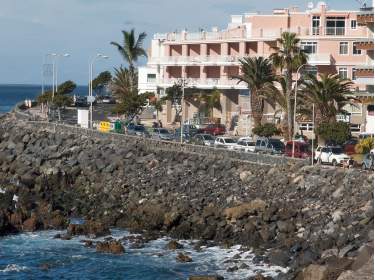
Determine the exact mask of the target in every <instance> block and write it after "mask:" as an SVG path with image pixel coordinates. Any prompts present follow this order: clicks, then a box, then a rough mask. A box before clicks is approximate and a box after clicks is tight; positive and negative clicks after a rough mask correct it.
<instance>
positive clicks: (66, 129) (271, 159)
mask: <svg viewBox="0 0 375 280" xmlns="http://www.w3.org/2000/svg"><path fill="white" fill-rule="evenodd" d="M29 124H30V125H31V126H33V127H34V128H36V129H47V130H49V131H51V132H57V133H73V134H76V135H86V136H88V137H93V138H96V139H103V140H107V139H108V140H110V141H111V142H112V143H115V144H117V145H119V146H121V145H124V144H132V145H138V144H141V145H145V146H147V147H149V148H150V149H151V150H152V149H154V150H168V151H173V152H187V153H196V154H200V155H207V156H208V155H213V154H214V155H215V156H216V157H220V158H232V159H237V160H243V161H249V162H253V163H257V164H268V165H270V164H272V165H273V164H277V165H284V164H288V163H289V164H291V163H292V162H303V163H304V164H309V162H308V161H303V160H301V159H293V158H287V157H284V156H276V155H268V154H258V153H243V152H237V151H231V150H227V149H218V148H213V147H206V146H199V145H190V144H180V143H178V142H172V141H159V140H154V139H148V138H140V137H136V136H131V135H123V134H117V133H102V132H100V131H97V130H90V129H83V128H80V127H75V126H69V125H63V124H56V123H46V122H38V121H30V122H29Z"/></svg>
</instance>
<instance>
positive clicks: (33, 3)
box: [0, 0, 370, 85]
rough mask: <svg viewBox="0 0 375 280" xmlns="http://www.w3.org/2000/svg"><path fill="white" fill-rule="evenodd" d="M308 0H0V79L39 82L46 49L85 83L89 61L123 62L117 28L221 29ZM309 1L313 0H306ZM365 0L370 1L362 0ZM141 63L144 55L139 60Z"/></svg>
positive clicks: (350, 2)
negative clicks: (234, 18) (233, 18)
mask: <svg viewBox="0 0 375 280" xmlns="http://www.w3.org/2000/svg"><path fill="white" fill-rule="evenodd" d="M308 2H310V1H308V0H261V1H259V0H188V1H183V0H0V84H40V83H41V79H42V78H41V71H42V64H43V58H44V57H45V55H46V54H47V53H61V54H63V53H69V54H70V57H67V58H62V59H60V61H59V66H58V69H59V71H58V73H59V74H58V80H59V81H60V82H61V81H62V80H68V79H70V80H73V81H74V82H76V83H77V84H79V85H85V84H87V83H88V80H89V74H88V73H89V61H90V60H91V59H92V58H93V57H94V56H95V55H96V54H97V53H103V54H105V55H108V56H109V59H108V60H100V61H97V62H96V63H95V67H94V74H98V73H99V72H101V71H105V70H109V71H113V69H114V67H119V66H120V65H121V64H124V61H123V60H122V58H121V56H120V55H119V54H118V51H117V50H116V49H115V47H114V46H112V45H110V42H111V41H115V42H119V43H120V42H122V34H121V30H130V29H131V28H135V30H136V32H137V33H139V32H142V31H145V32H146V33H147V34H148V36H147V39H146V41H145V43H144V47H145V48H148V47H149V46H150V39H151V38H152V35H153V34H154V33H158V32H159V33H164V32H172V31H175V30H181V29H183V28H187V30H188V31H198V30H199V29H200V28H204V29H206V30H207V29H210V28H211V27H212V26H218V27H220V28H225V27H226V25H227V23H228V22H229V20H230V15H232V14H243V13H246V12H257V11H259V12H270V11H271V10H272V9H273V8H283V7H289V6H299V8H300V10H305V9H306V7H307V4H308ZM311 2H314V3H315V4H316V3H317V2H318V1H311ZM325 2H326V3H328V6H329V7H330V8H332V9H358V7H359V4H358V2H357V1H356V0H328V1H325ZM368 3H370V1H368ZM139 64H140V65H142V64H145V60H144V59H143V60H141V61H139Z"/></svg>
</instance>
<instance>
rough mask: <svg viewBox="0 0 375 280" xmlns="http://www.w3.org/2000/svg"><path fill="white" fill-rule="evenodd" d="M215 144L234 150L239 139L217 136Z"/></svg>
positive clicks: (217, 146)
mask: <svg viewBox="0 0 375 280" xmlns="http://www.w3.org/2000/svg"><path fill="white" fill-rule="evenodd" d="M214 145H215V147H216V148H227V149H229V150H234V149H235V148H236V147H237V141H236V140H235V139H233V138H230V137H217V138H216V139H215V144H214Z"/></svg>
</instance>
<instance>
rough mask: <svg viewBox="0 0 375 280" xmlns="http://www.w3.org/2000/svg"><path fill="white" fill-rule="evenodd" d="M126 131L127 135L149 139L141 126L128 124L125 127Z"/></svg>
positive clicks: (145, 130)
mask: <svg viewBox="0 0 375 280" xmlns="http://www.w3.org/2000/svg"><path fill="white" fill-rule="evenodd" d="M127 131H128V134H129V135H135V136H141V137H150V133H148V131H147V129H146V128H145V127H144V126H143V125H136V124H129V125H128V126H127Z"/></svg>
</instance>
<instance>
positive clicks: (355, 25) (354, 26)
mask: <svg viewBox="0 0 375 280" xmlns="http://www.w3.org/2000/svg"><path fill="white" fill-rule="evenodd" d="M350 26H351V28H352V29H357V21H356V20H355V19H353V20H351V22H350Z"/></svg>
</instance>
